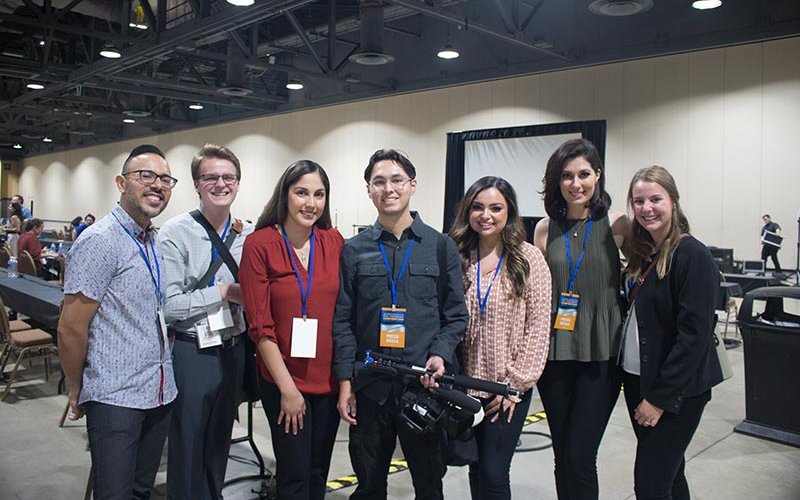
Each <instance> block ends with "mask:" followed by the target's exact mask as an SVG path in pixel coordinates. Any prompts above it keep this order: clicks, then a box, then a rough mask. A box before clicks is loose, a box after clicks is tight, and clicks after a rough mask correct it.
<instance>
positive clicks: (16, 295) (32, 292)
mask: <svg viewBox="0 0 800 500" xmlns="http://www.w3.org/2000/svg"><path fill="white" fill-rule="evenodd" d="M0 298H2V299H3V302H4V303H5V305H6V307H8V308H10V309H11V310H13V311H16V312H18V313H20V314H24V315H25V316H28V317H29V318H31V319H32V320H33V321H35V322H36V323H39V324H41V325H42V326H44V327H45V328H51V329H55V328H56V327H57V326H58V316H59V315H60V313H61V302H63V300H64V290H63V289H62V288H61V286H60V285H58V284H56V283H50V282H47V281H45V280H42V279H39V278H36V277H34V276H27V275H23V274H20V275H19V276H17V277H11V276H9V275H8V270H7V269H4V268H0Z"/></svg>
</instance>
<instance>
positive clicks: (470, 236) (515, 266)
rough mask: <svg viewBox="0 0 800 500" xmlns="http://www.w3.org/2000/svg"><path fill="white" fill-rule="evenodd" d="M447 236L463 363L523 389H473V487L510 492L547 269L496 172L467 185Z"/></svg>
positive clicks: (485, 494)
mask: <svg viewBox="0 0 800 500" xmlns="http://www.w3.org/2000/svg"><path fill="white" fill-rule="evenodd" d="M450 236H451V237H452V238H453V240H454V241H455V243H456V247H457V248H458V251H459V254H460V255H461V260H462V270H463V272H464V290H465V295H466V299H467V307H468V309H469V313H470V322H469V326H468V327H467V332H466V334H465V336H464V340H463V343H462V356H463V361H464V370H465V372H466V374H467V375H469V376H470V377H476V378H480V379H484V380H491V381H493V382H501V383H506V384H509V385H510V386H511V387H512V388H513V389H516V390H517V391H519V393H520V396H519V397H518V398H504V397H503V396H494V395H490V394H487V393H482V392H477V391H471V394H472V395H473V396H475V397H478V398H480V400H481V402H482V403H483V406H484V412H485V418H484V420H483V421H482V422H481V423H480V424H479V425H478V426H477V427H476V428H475V437H476V439H477V442H478V463H477V464H472V465H470V469H469V479H470V490H471V491H472V498H473V499H476V500H478V499H479V500H487V499H508V498H511V488H510V484H509V471H510V468H511V458H512V457H513V455H514V450H515V448H516V445H517V440H518V439H519V435H520V433H521V431H522V424H523V423H524V421H525V417H526V416H527V414H528V408H529V407H530V403H531V396H532V393H533V386H534V384H535V383H536V381H537V379H538V378H539V376H540V375H541V373H542V370H543V369H544V364H545V361H546V360H547V346H548V343H549V337H550V328H549V323H550V300H551V299H550V271H549V270H548V269H547V263H546V262H545V260H544V257H543V256H542V253H541V252H540V251H539V250H538V249H537V248H536V247H534V246H533V245H531V244H530V243H528V242H526V241H525V227H524V226H523V224H522V219H521V218H520V215H519V209H518V205H517V195H516V193H515V192H514V188H513V187H512V186H511V185H510V184H509V183H508V182H507V181H506V180H505V179H502V178H500V177H483V178H481V179H479V180H478V181H476V182H475V183H474V184H473V185H472V186H471V187H470V188H469V189H468V190H467V193H466V194H465V195H464V198H463V199H462V200H461V203H460V205H459V207H458V212H457V214H456V218H455V221H454V222H453V226H452V228H451V229H450ZM501 419H503V420H505V421H503V420H501Z"/></svg>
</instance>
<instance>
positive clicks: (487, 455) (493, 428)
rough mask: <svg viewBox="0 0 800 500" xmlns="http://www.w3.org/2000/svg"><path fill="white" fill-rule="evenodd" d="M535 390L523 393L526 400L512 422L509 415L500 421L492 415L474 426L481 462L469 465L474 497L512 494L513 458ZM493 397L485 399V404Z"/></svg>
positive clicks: (476, 499) (487, 498) (483, 499)
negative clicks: (511, 472) (508, 419)
mask: <svg viewBox="0 0 800 500" xmlns="http://www.w3.org/2000/svg"><path fill="white" fill-rule="evenodd" d="M532 394H533V390H530V391H528V392H527V393H525V394H524V395H523V396H522V401H521V402H520V403H519V404H517V405H516V406H515V407H514V415H513V417H511V422H508V421H507V420H506V419H507V418H508V415H501V416H500V417H499V418H498V419H497V421H496V422H492V421H491V420H492V417H494V415H492V416H490V417H486V418H484V419H483V421H482V422H481V423H480V424H478V425H477V426H476V427H475V428H474V429H473V430H474V432H475V439H476V440H477V442H478V463H476V464H471V465H470V466H469V489H470V492H471V493H472V500H490V499H507V498H511V484H510V478H509V471H510V470H511V459H512V458H513V457H514V451H516V449H517V441H518V440H519V435H520V433H521V432H522V424H524V423H525V417H527V416H528V409H529V408H530V406H531V395H532ZM492 399H494V398H493V397H492V398H488V399H484V400H482V401H481V402H482V403H483V405H484V407H485V406H486V404H487V403H488V402H489V401H491V400H492Z"/></svg>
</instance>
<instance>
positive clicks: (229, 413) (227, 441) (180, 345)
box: [167, 340, 244, 500]
mask: <svg viewBox="0 0 800 500" xmlns="http://www.w3.org/2000/svg"><path fill="white" fill-rule="evenodd" d="M172 359H173V367H174V371H175V384H176V385H177V386H178V398H177V399H176V400H175V409H174V411H173V413H172V425H171V426H170V430H169V446H168V447H167V453H168V457H169V459H168V461H167V497H168V498H170V499H187V500H208V499H217V498H222V486H223V484H224V482H225V470H226V468H227V466H228V451H229V450H230V446H231V431H232V429H233V420H234V418H235V417H236V407H237V401H236V397H237V395H238V391H239V390H240V388H241V387H242V376H243V374H244V344H243V343H239V344H238V345H236V346H234V347H231V348H228V349H224V348H222V347H209V348H206V349H199V348H198V347H197V343H196V342H187V341H185V340H175V343H174V345H173V347H172Z"/></svg>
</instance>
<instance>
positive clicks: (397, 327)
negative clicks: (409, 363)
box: [380, 307, 406, 349]
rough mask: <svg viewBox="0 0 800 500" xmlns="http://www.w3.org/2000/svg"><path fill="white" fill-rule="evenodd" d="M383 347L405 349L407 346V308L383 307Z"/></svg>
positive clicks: (381, 339) (381, 344)
mask: <svg viewBox="0 0 800 500" xmlns="http://www.w3.org/2000/svg"><path fill="white" fill-rule="evenodd" d="M380 346H381V347H391V348H394V349H403V348H404V347H405V346H406V310H405V309H403V308H399V307H382V308H381V337H380Z"/></svg>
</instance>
